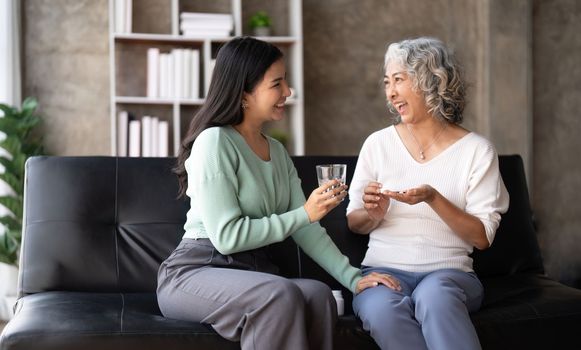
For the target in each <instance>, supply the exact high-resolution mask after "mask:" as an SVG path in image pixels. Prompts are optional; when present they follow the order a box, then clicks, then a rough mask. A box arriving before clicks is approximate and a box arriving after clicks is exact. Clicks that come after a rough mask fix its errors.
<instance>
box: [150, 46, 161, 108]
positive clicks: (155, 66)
mask: <svg viewBox="0 0 581 350" xmlns="http://www.w3.org/2000/svg"><path fill="white" fill-rule="evenodd" d="M158 91H159V49H158V48H156V47H151V48H149V49H147V97H149V98H156V97H158V96H159V93H158Z"/></svg>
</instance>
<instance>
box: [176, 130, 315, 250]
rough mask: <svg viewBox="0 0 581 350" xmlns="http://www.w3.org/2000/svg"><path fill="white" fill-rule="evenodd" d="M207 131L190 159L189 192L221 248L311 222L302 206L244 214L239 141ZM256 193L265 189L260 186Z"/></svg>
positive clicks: (260, 240) (255, 244)
mask: <svg viewBox="0 0 581 350" xmlns="http://www.w3.org/2000/svg"><path fill="white" fill-rule="evenodd" d="M214 129H218V128H214ZM206 131H207V132H206ZM206 131H205V132H204V133H202V134H200V136H198V138H197V139H196V142H195V143H194V146H193V147H192V152H191V155H190V157H189V158H188V160H187V161H186V171H187V173H188V190H187V194H188V196H189V197H190V198H191V199H192V207H195V208H196V210H197V213H198V215H199V216H200V218H201V221H202V223H203V226H204V228H205V231H206V234H207V236H208V238H209V239H210V241H211V242H212V244H213V245H214V246H215V247H216V249H217V250H218V251H219V252H220V253H222V254H233V253H236V252H240V251H245V250H250V249H256V248H259V247H263V246H266V245H268V244H271V243H275V242H280V241H282V240H284V239H285V238H286V237H288V236H289V235H291V234H292V233H293V232H295V231H297V230H298V229H300V228H302V227H305V226H307V225H308V224H309V218H308V216H307V213H306V212H305V210H304V208H303V207H302V206H298V207H296V208H294V209H293V210H290V211H288V212H285V213H282V214H272V215H269V216H265V217H260V218H250V217H249V216H245V215H243V213H242V211H241V209H240V205H239V201H240V200H245V199H244V198H238V197H237V193H238V186H239V178H238V176H240V175H239V173H240V171H241V170H240V167H241V166H242V164H240V160H239V158H238V156H237V154H236V146H235V145H233V144H232V143H231V142H230V140H228V138H226V137H225V136H224V135H221V134H220V133H219V132H218V131H216V130H210V129H208V130H206ZM237 172H238V174H237ZM255 195H256V196H260V195H261V194H260V192H258V191H257V192H255ZM246 200H248V198H247V199H246Z"/></svg>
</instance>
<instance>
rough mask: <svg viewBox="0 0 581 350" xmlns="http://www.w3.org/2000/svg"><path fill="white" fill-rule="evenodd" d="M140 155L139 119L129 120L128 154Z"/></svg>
mask: <svg viewBox="0 0 581 350" xmlns="http://www.w3.org/2000/svg"><path fill="white" fill-rule="evenodd" d="M140 155H141V123H140V122H139V120H132V121H130V122H129V156H130V157H139V156H140Z"/></svg>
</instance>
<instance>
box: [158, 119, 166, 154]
mask: <svg viewBox="0 0 581 350" xmlns="http://www.w3.org/2000/svg"><path fill="white" fill-rule="evenodd" d="M157 131H158V136H157V156H158V157H167V156H168V155H169V150H168V148H169V123H168V122H166V121H165V120H160V121H159V123H158V129H157Z"/></svg>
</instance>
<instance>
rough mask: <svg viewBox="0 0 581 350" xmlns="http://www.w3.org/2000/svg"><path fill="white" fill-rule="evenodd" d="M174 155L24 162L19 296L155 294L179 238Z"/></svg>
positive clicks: (180, 208) (182, 210)
mask: <svg viewBox="0 0 581 350" xmlns="http://www.w3.org/2000/svg"><path fill="white" fill-rule="evenodd" d="M174 164H175V159H172V158H115V157H34V158H31V159H29V160H28V161H27V163H26V182H25V200H24V202H25V209H24V211H25V213H24V223H23V226H24V230H23V245H22V250H21V257H20V278H19V283H18V290H19V295H24V294H30V293H37V292H42V291H50V290H69V291H92V292H141V291H155V288H156V284H157V282H156V278H157V276H156V272H157V268H158V266H159V264H160V263H161V261H162V260H163V259H165V257H167V256H168V255H169V252H171V251H172V250H173V248H175V246H176V245H177V243H178V242H179V240H180V239H181V236H182V235H183V224H184V222H185V214H186V210H187V208H188V203H187V202H186V201H183V200H176V194H177V181H176V177H175V175H174V174H172V173H171V168H172V166H173V165H174Z"/></svg>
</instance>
